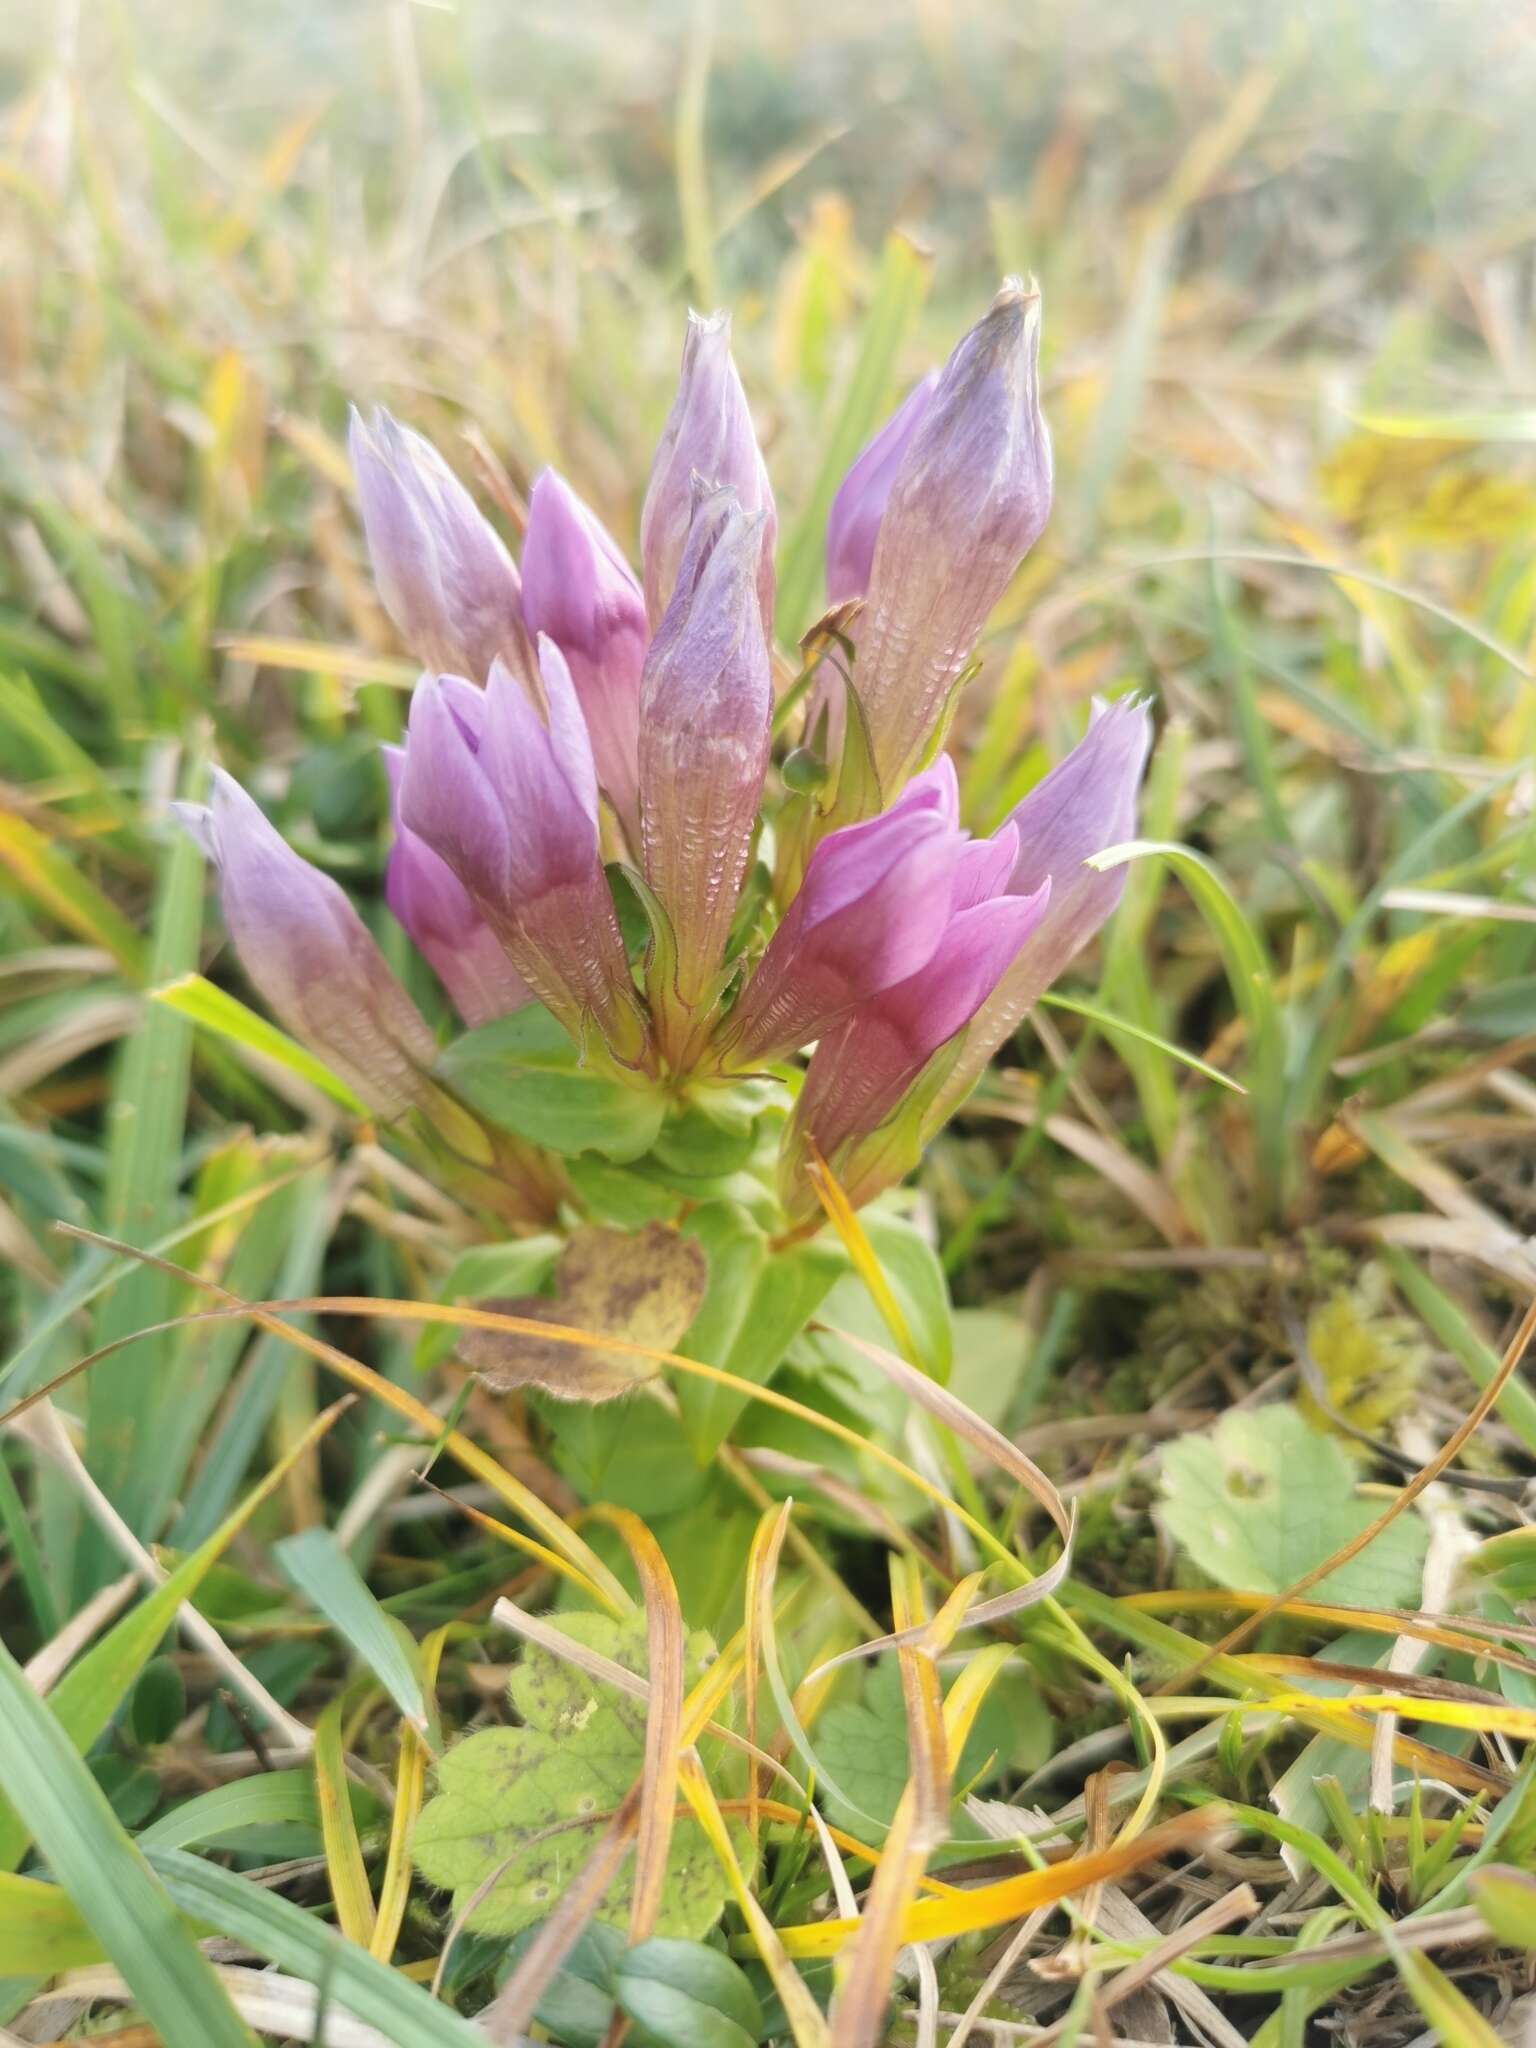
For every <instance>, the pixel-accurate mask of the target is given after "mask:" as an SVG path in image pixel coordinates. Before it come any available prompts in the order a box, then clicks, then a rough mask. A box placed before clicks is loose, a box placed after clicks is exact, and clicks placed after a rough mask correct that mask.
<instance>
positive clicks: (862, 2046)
mask: <svg viewBox="0 0 1536 2048" xmlns="http://www.w3.org/2000/svg"><path fill="white" fill-rule="evenodd" d="M890 1571H891V1612H892V1615H893V1617H894V1619H895V1621H896V1622H897V1624H898V1633H901V1634H904V1635H906V1636H907V1637H908V1638H909V1640H908V1641H907V1642H906V1643H905V1644H904V1645H903V1646H902V1647H901V1648H900V1649H899V1650H898V1651H897V1653H896V1654H897V1657H898V1659H899V1662H900V1667H901V1693H902V1703H903V1705H904V1707H905V1709H906V1718H907V1766H908V1770H909V1773H910V1775H909V1777H908V1780H907V1784H906V1787H905V1789H904V1790H903V1792H902V1795H901V1798H900V1800H899V1801H898V1803H897V1807H896V1812H895V1815H894V1817H893V1819H892V1821H891V1825H890V1830H889V1832H888V1834H887V1835H886V1838H885V1855H884V1857H883V1858H882V1860H881V1863H880V1867H879V1869H878V1870H877V1871H876V1872H875V1879H874V1883H873V1884H872V1885H871V1886H870V1888H869V1896H868V1898H867V1900H866V1901H865V1907H864V1913H863V1917H862V1918H861V1919H860V1921H859V1923H858V1933H857V1935H856V1936H855V1938H854V1941H853V1946H852V1950H851V1953H850V1955H849V1958H848V1968H847V1974H846V1975H845V1976H844V1978H843V1980H842V1982H841V1984H840V1985H839V1986H838V1990H837V1995H836V1997H835V1998H834V1999H833V2001H832V2010H831V2014H830V2020H831V2026H832V2038H833V2039H834V2040H835V2041H836V2042H837V2043H838V2048H873V2044H874V2043H875V2042H877V2041H878V2040H879V2039H880V2037H881V2035H882V2033H883V2031H884V2025H885V2012H886V2006H887V2004H888V2003H889V2001H890V1994H891V1972H892V1969H893V1966H894V1964H895V1961H896V1952H897V1950H898V1949H899V1948H900V1947H901V1924H902V1917H903V1915H904V1913H905V1912H906V1910H907V1908H908V1907H909V1906H910V1905H911V1903H912V1901H913V1899H914V1898H915V1896H916V1894H917V1887H918V1883H919V1881H920V1879H921V1878H922V1875H923V1872H924V1870H925V1869H926V1867H927V1863H928V1858H929V1857H930V1856H931V1855H932V1854H933V1851H934V1850H935V1849H936V1848H937V1847H938V1845H939V1843H940V1842H941V1841H942V1840H943V1839H944V1832H945V1828H946V1826H947V1824H948V1819H949V1780H950V1748H949V1743H948V1739H947V1736H946V1733H945V1727H944V1696H943V1693H942V1691H941V1689H940V1686H939V1673H938V1666H937V1665H936V1664H935V1662H934V1659H933V1655H932V1653H931V1651H930V1650H928V1649H927V1648H926V1647H925V1648H924V1649H918V1648H917V1647H916V1644H915V1641H914V1640H912V1638H913V1637H914V1635H921V1634H922V1633H923V1631H924V1630H925V1628H926V1627H927V1625H928V1624H927V1623H926V1621H925V1620H924V1619H921V1618H920V1617H921V1616H922V1587H921V1580H920V1579H919V1577H918V1574H917V1569H916V1566H915V1565H914V1564H913V1563H912V1561H911V1559H910V1558H892V1559H891V1565H890ZM972 1668H974V1667H972Z"/></svg>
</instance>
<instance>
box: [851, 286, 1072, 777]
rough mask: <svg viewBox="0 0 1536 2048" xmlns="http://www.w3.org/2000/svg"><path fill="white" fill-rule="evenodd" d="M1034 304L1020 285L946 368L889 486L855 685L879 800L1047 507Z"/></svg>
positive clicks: (928, 728)
mask: <svg viewBox="0 0 1536 2048" xmlns="http://www.w3.org/2000/svg"><path fill="white" fill-rule="evenodd" d="M1039 308H1040V302H1039V299H1038V297H1037V295H1036V294H1034V293H1033V292H1028V291H1026V290H1025V289H1024V287H1023V286H1022V285H1021V284H1019V283H1018V282H1017V281H1010V282H1009V283H1008V284H1006V285H1005V286H1004V287H1003V289H1002V291H1001V292H1000V293H999V294H998V296H997V299H996V300H995V302H994V303H993V306H992V309H991V311H990V312H989V313H988V314H987V315H986V317H985V318H984V319H983V320H981V321H980V322H979V323H978V324H977V325H976V326H975V327H973V328H972V329H971V331H970V333H969V334H967V335H966V336H965V338H964V339H963V340H962V341H961V342H960V344H959V346H958V347H957V348H956V350H955V352H954V354H953V355H952V356H951V357H950V359H949V361H948V362H947V363H946V364H945V366H944V370H943V373H942V375H941V376H940V378H939V381H938V384H937V386H936V387H935V389H934V392H933V395H932V398H931V400H930V401H929V403H928V404H927V405H926V406H925V407H924V409H923V413H922V417H921V418H920V419H919V421H918V423H917V425H916V428H915V430H914V432H913V434H912V437H911V440H910V441H909V443H908V444H907V447H906V451H905V453H904V454H903V456H902V457H901V460H900V463H899V465H898V467H897V470H896V474H895V476H894V477H893V478H892V480H891V483H890V485H889V489H888V494H887V496H886V500H885V506H884V511H883V514H882V517H881V519H880V525H879V535H878V539H877V540H876V543H875V549H874V555H873V559H872V562H871V566H870V571H869V582H868V597H867V601H866V604H865V608H864V611H863V613H862V614H861V615H860V617H859V619H858V621H857V625H856V629H855V631H856V638H857V645H858V660H857V663H856V665H855V669H854V684H855V687H856V689H857V690H858V693H859V700H860V703H861V704H862V705H863V707H864V714H865V718H866V720H867V722H868V725H869V730H870V739H871V745H872V747H873V751H874V759H875V768H876V772H877V773H878V775H879V777H880V782H881V786H882V787H883V788H885V789H886V790H892V789H899V788H900V787H901V784H902V783H903V781H904V780H905V779H906V777H907V776H908V775H909V774H910V773H911V771H912V767H913V764H914V763H915V762H916V761H918V760H920V759H921V758H922V755H923V752H924V749H925V748H926V747H927V746H928V744H929V742H930V741H931V739H932V737H933V734H934V732H935V730H936V729H937V727H938V723H939V720H940V718H941V717H942V715H943V711H944V707H945V703H946V701H947V699H948V696H949V693H950V689H951V686H952V684H953V683H954V681H955V679H956V677H957V676H959V674H960V673H961V671H962V670H963V669H964V667H965V664H966V663H967V661H968V660H969V659H970V657H971V655H972V653H973V652H974V650H975V647H976V643H977V640H978V639H979V638H980V635H981V630H982V628H983V626H985V624H986V622H987V619H988V616H989V615H990V613H991V611H992V609H993V607H994V606H995V605H996V603H997V601H998V599H999V598H1000V597H1001V596H1002V594H1003V592H1004V590H1005V589H1006V588H1007V586H1008V583H1009V582H1010V580H1011V579H1012V577H1013V574H1014V572H1015V570H1016V569H1017V568H1018V566H1019V563H1020V562H1021V561H1022V560H1023V558H1024V556H1025V555H1026V554H1027V553H1028V551H1029V549H1030V548H1031V547H1032V546H1033V545H1034V543H1035V542H1036V540H1038V539H1039V537H1040V533H1041V531H1042V529H1043V528H1044V526H1045V522H1046V518H1047V516H1048V514H1049V512H1050V505H1051V450H1050V439H1049V436H1048V435H1047V432H1046V427H1045V421H1044V419H1043V418H1042V416H1041V412H1040V396H1039V374H1038V355H1039V342H1040V319H1039Z"/></svg>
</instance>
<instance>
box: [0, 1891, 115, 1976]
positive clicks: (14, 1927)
mask: <svg viewBox="0 0 1536 2048" xmlns="http://www.w3.org/2000/svg"><path fill="white" fill-rule="evenodd" d="M101 1955H102V1948H101V1943H100V1942H99V1941H98V1940H97V1939H96V1937H95V1935H94V1934H92V1932H91V1930H90V1929H89V1927H87V1926H86V1924H85V1922H84V1921H83V1920H82V1919H81V1917H80V1912H79V1908H78V1907H77V1906H76V1905H75V1902H74V1900H73V1899H72V1898H71V1897H70V1896H69V1894H68V1892H66V1891H64V1890H63V1889H62V1887H61V1886H59V1885H56V1884H44V1883H43V1882H42V1880H41V1879H40V1878H35V1877H13V1876H12V1875H11V1874H10V1872H9V1871H7V1872H4V1873H0V1975H10V1974H11V1973H13V1972H14V1973H16V1974H18V1975H19V1974H21V1973H23V1972H25V1973H26V1975H28V1976H29V1977H32V1976H40V1977H51V1976H53V1975H54V1974H55V1973H56V1972H57V1971H59V1970H74V1969H78V1968H80V1967H81V1965H83V1964H85V1963H99V1962H100V1961H101Z"/></svg>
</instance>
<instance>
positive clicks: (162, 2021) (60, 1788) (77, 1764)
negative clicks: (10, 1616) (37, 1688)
mask: <svg viewBox="0 0 1536 2048" xmlns="http://www.w3.org/2000/svg"><path fill="white" fill-rule="evenodd" d="M0 1713H3V1716H4V1720H5V1725H6V1739H5V1741H4V1743H3V1744H0V1789H3V1790H4V1791H5V1793H6V1796H7V1797H8V1798H9V1799H10V1801H11V1803H12V1805H13V1806H14V1807H15V1809H16V1811H17V1813H18V1814H19V1815H20V1816H21V1819H22V1822H23V1824H24V1826H25V1827H26V1829H27V1831H28V1833H29V1834H30V1835H31V1836H32V1837H33V1838H34V1840H35V1841H36V1842H37V1845H38V1847H39V1849H40V1850H41V1851H42V1854H43V1856H44V1857H45V1858H46V1860H47V1863H48V1867H49V1869H50V1870H51V1871H52V1872H53V1875H54V1877H55V1878H56V1879H57V1881H58V1882H59V1884H60V1885H61V1886H62V1887H63V1888H64V1890H65V1891H66V1892H67V1893H68V1895H69V1897H70V1899H71V1900H72V1901H73V1902H74V1904H75V1906H76V1907H77V1908H78V1909H79V1913H80V1917H81V1919H82V1920H83V1921H84V1922H85V1924H86V1925H87V1926H88V1927H89V1928H90V1930H91V1932H92V1933H93V1934H94V1935H95V1936H96V1937H97V1939H98V1940H99V1941H100V1943H101V1946H102V1948H103V1949H104V1950H105V1951H106V1953H107V1955H108V1956H109V1957H110V1958H111V1960H112V1961H113V1962H114V1963H115V1964H116V1965H117V1967H118V1969H119V1970H121V1971H122V1973H123V1977H124V1979H125V1980H126V1982H127V1983H128V1984H129V1985H130V1986H131V1988H132V1990H133V1994H134V1996H135V1998H136V1999H137V2000H138V2002H139V2004H140V2005H142V2006H143V2008H144V2011H145V2014H146V2016H147V2017H148V2019H149V2020H150V2022H151V2023H152V2024H153V2025H154V2026H155V2027H157V2028H158V2029H159V2031H160V2032H161V2034H163V2035H164V2036H165V2038H166V2040H168V2041H186V2042H191V2041H196V2042H198V2043H199V2048H201V2044H204V2043H206V2044H207V2048H251V2044H252V2040H253V2038H254V2037H253V2036H252V2035H251V2033H250V2032H249V2031H248V2029H247V2028H246V2027H245V2026H243V2025H242V2024H241V2021H240V2019H239V2017H238V2016H237V2014H236V2013H235V2010H234V2008H233V2006H231V2004H230V2002H229V2000H228V1999H227V1998H226V1997H225V1995H224V1993H223V1991H222V1990H221V1989H220V1987H219V1981H218V1979H217V1977H215V1975H214V1974H213V1971H212V1969H211V1968H210V1966H209V1964H208V1962H207V1961H206V1959H205V1958H204V1957H203V1955H202V1954H201V1953H200V1952H199V1950H198V1947H197V1944H196V1942H195V1941H194V1940H193V1938H192V1935H191V1933H190V1932H189V1930H188V1928H187V1926H186V1923H185V1922H184V1920H183V1919H182V1917H181V1915H180V1913H179V1912H178V1911H177V1909H176V1907H175V1906H174V1905H173V1904H172V1902H171V1900H170V1898H169V1897H168V1896H167V1894H166V1892H165V1890H164V1889H163V1887H162V1886H161V1885H160V1884H159V1883H158V1881H157V1880H156V1878H155V1876H154V1874H153V1872H152V1871H151V1870H150V1868H149V1866H148V1865H147V1864H146V1862H145V1861H144V1858H143V1856H142V1855H141V1854H140V1853H139V1851H138V1850H137V1849H136V1848H135V1847H134V1845H133V1843H132V1842H131V1841H130V1840H129V1838H128V1836H127V1834H126V1833H125V1832H124V1830H123V1827H122V1824H121V1822H120V1821H119V1820H118V1819H117V1816H116V1815H115V1814H114V1813H113V1811H112V1809H111V1807H110V1806H109V1805H108V1803H107V1798H106V1794H105V1793H104V1792H103V1791H102V1789H101V1787H100V1786H99V1785H98V1784H97V1783H96V1780H95V1779H94V1778H93V1777H92V1776H91V1773H90V1771H89V1770H88V1769H87V1768H86V1764H85V1761H84V1759H83V1758H82V1757H81V1756H80V1755H79V1754H78V1753H77V1752H76V1750H75V1747H74V1744H73V1743H72V1742H71V1741H70V1739H69V1737H68V1735H67V1734H66V1733H65V1732H64V1730H63V1728H61V1727H60V1725H59V1723H58V1722H57V1721H56V1720H55V1719H54V1717H53V1715H52V1714H51V1713H50V1712H49V1710H48V1708H47V1707H46V1706H45V1705H44V1703H43V1702H42V1701H41V1700H40V1699H39V1698H38V1697H37V1695H36V1694H35V1693H34V1692H33V1690H32V1688H31V1686H29V1685H28V1684H27V1681H26V1679H25V1678H24V1677H23V1675H22V1671H21V1667H20V1665H19V1664H17V1662H16V1661H15V1659H14V1658H13V1657H12V1656H11V1654H10V1652H9V1651H8V1650H7V1649H6V1648H5V1646H4V1645H3V1644H0Z"/></svg>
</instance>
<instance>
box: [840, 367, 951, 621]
mask: <svg viewBox="0 0 1536 2048" xmlns="http://www.w3.org/2000/svg"><path fill="white" fill-rule="evenodd" d="M938 382H939V373H938V371H937V370H930V371H929V372H928V374H927V376H926V377H925V378H924V379H923V381H922V382H921V383H920V384H914V385H913V387H912V389H911V390H910V391H909V392H908V393H907V395H906V397H905V399H903V401H902V403H901V404H900V405H899V406H898V407H897V409H896V411H895V412H893V413H892V414H891V416H890V418H889V419H888V420H887V421H886V423H885V425H884V426H883V427H882V428H881V429H880V431H879V432H878V433H877V434H876V435H875V436H874V437H873V439H872V440H870V441H868V442H866V444H865V446H864V449H863V451H862V452H861V454H860V455H859V457H858V459H857V461H856V462H855V463H854V464H853V467H852V468H851V469H850V470H849V472H848V474H847V475H846V476H845V477H844V478H843V480H842V482H841V484H839V486H838V490H837V496H836V497H835V498H834V499H833V500H832V510H831V511H830V512H829V513H828V515H827V602H828V604H846V603H847V602H848V601H849V599H850V598H855V597H862V596H863V595H864V593H865V591H866V590H868V588H869V571H870V565H871V564H872V563H873V561H874V559H875V542H876V540H877V538H878V537H879V533H880V522H881V520H882V519H883V518H884V517H885V507H886V502H887V500H888V499H889V497H890V495H891V486H892V484H893V483H894V482H895V481H896V472H897V471H898V470H899V469H900V467H901V462H902V457H903V456H904V455H905V454H906V452H907V449H908V448H909V447H910V446H911V442H912V436H913V435H914V434H915V433H916V432H917V429H918V427H919V426H920V425H921V423H922V421H923V418H924V416H925V415H926V414H927V411H928V408H929V406H930V405H931V404H932V403H933V394H934V392H935V390H936V389H937V387H938Z"/></svg>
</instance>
